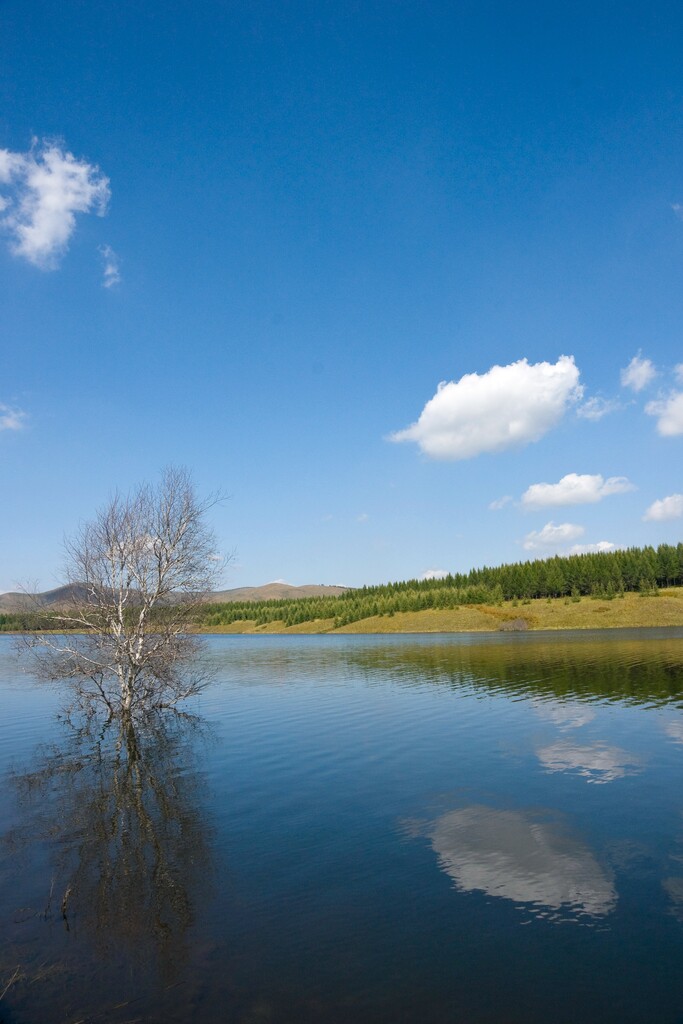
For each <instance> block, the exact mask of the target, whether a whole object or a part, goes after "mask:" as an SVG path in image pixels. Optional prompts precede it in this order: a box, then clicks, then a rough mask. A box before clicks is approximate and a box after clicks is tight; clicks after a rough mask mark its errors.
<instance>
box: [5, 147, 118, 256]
mask: <svg viewBox="0 0 683 1024" xmlns="http://www.w3.org/2000/svg"><path fill="white" fill-rule="evenodd" d="M0 186H4V188H5V193H4V195H2V197H1V205H0V210H1V211H2V213H3V217H2V218H1V219H0V227H2V228H3V229H4V231H5V232H6V233H7V234H8V235H9V237H10V239H11V242H10V248H11V251H12V252H13V253H14V255H15V256H20V257H22V258H23V259H26V260H28V262H29V263H33V265H34V266H36V267H40V268H41V269H42V270H52V269H54V268H55V267H56V266H57V265H58V262H59V258H60V257H61V256H62V255H63V253H64V252H65V251H66V250H67V248H68V245H69V241H70V239H71V236H72V235H73V233H74V230H75V228H76V214H77V213H90V212H92V211H94V212H95V213H97V214H99V215H100V216H103V215H104V213H105V212H106V208H107V203H108V201H109V197H110V194H111V193H110V189H109V179H108V178H106V177H105V176H104V175H103V174H102V173H101V172H100V169H99V167H97V166H96V165H95V164H89V163H88V162H87V161H85V160H77V159H76V157H75V156H74V155H73V154H72V153H69V152H66V151H65V150H63V149H62V148H61V146H59V145H57V144H56V143H54V142H46V141H43V142H42V143H41V144H38V143H37V142H34V144H33V146H32V147H31V149H30V150H29V151H28V152H27V153H12V152H10V150H7V149H2V150H0Z"/></svg>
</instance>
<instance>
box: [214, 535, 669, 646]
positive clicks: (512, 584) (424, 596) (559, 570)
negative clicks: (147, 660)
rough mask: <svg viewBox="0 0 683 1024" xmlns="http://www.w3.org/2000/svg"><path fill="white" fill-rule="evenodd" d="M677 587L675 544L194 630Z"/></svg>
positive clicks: (393, 589)
mask: <svg viewBox="0 0 683 1024" xmlns="http://www.w3.org/2000/svg"><path fill="white" fill-rule="evenodd" d="M681 585H683V543H680V544H677V545H672V544H660V546H659V547H657V548H653V547H644V548H625V549H623V550H618V551H610V552H599V553H591V554H582V555H568V556H559V555H558V556H556V557H554V558H547V559H535V560H533V561H527V562H516V563H514V564H509V565H501V566H498V567H495V568H494V567H489V566H484V567H483V568H481V569H472V570H470V572H468V573H454V574H452V575H448V576H446V577H444V578H443V579H430V580H406V581H403V582H400V583H386V584H382V585H379V586H370V587H361V588H359V589H356V590H349V591H347V592H346V593H345V594H341V595H340V596H339V597H323V598H316V597H309V598H304V599H301V600H294V601H293V600H274V601H257V602H256V601H252V602H239V603H238V602H234V603H225V604H211V605H205V606H204V607H203V608H202V610H201V613H200V616H199V621H198V624H199V625H201V626H203V627H205V628H209V629H210V628H212V627H214V628H215V627H220V626H227V625H230V624H231V623H233V622H241V621H249V622H255V623H256V625H265V624H267V623H269V622H283V623H284V625H285V626H294V625H300V624H302V623H305V622H313V621H315V620H318V619H331V620H334V628H339V627H340V626H345V625H349V624H350V623H352V622H358V621H360V620H361V619H366V618H369V617H370V616H374V615H393V614H394V613H396V612H416V611H422V610H424V609H426V608H435V609H453V608H458V607H460V606H461V605H474V604H499V603H500V602H502V601H511V600H518V601H524V600H531V599H532V598H539V597H550V598H553V597H563V596H565V597H570V598H574V599H576V600H580V599H581V598H582V597H584V596H590V597H604V598H611V597H617V596H619V595H620V594H623V593H626V592H628V591H636V592H640V593H642V594H656V593H657V592H658V591H659V589H660V588H665V587H675V586H681Z"/></svg>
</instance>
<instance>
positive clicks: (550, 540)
mask: <svg viewBox="0 0 683 1024" xmlns="http://www.w3.org/2000/svg"><path fill="white" fill-rule="evenodd" d="M585 532H586V531H585V529H584V527H583V526H578V525H577V524H576V523H558V524H557V525H555V523H553V522H550V523H546V524H545V526H544V527H543V529H542V530H532V531H531V533H527V535H526V537H525V538H524V541H523V543H522V546H523V548H524V550H525V551H549V550H551V549H553V550H556V549H557V548H562V547H565V546H566V545H567V544H570V543H571V542H572V541H573V540H578V539H579V537H582V536H583V535H584V533H585Z"/></svg>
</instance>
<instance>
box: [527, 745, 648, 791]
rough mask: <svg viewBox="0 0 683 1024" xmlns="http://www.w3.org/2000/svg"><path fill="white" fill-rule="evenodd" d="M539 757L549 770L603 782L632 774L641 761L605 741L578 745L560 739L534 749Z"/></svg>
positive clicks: (636, 770) (637, 768)
mask: <svg viewBox="0 0 683 1024" xmlns="http://www.w3.org/2000/svg"><path fill="white" fill-rule="evenodd" d="M537 753H538V759H539V761H540V762H541V764H542V765H543V767H544V768H545V769H546V770H547V771H549V772H575V773H576V774H577V775H581V776H583V777H584V778H585V779H587V781H588V782H595V783H605V782H614V780H615V779H622V778H624V776H626V775H634V774H635V773H636V772H638V771H640V764H639V762H638V760H637V758H636V757H634V755H632V754H629V753H628V752H627V751H626V750H621V749H620V748H619V747H610V746H608V745H607V744H605V743H593V744H590V745H588V746H580V745H579V744H578V743H569V742H568V741H566V740H561V741H560V742H558V743H552V744H551V745H550V746H548V747H543V748H542V749H541V750H539V751H537Z"/></svg>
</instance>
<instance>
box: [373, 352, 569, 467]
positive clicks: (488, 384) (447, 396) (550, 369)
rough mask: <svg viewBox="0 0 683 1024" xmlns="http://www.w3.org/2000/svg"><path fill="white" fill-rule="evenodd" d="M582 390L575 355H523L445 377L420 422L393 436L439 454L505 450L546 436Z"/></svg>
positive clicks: (465, 455) (469, 454) (451, 456)
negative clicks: (538, 358) (544, 358)
mask: <svg viewBox="0 0 683 1024" xmlns="http://www.w3.org/2000/svg"><path fill="white" fill-rule="evenodd" d="M582 393H583V389H582V387H581V385H580V384H579V370H578V367H577V366H576V364H575V363H574V357H573V356H560V358H559V359H558V361H557V362H556V363H534V364H529V362H528V360H526V359H519V360H518V361H517V362H515V363H510V364H509V365H508V366H493V367H491V369H490V370H488V371H487V372H486V373H483V374H478V373H467V374H465V376H464V377H461V378H460V380H458V381H449V382H446V381H442V383H441V384H439V387H438V389H437V392H436V394H435V395H434V397H433V398H431V399H430V400H429V401H428V402H427V404H426V405H425V407H424V409H423V410H422V413H421V414H420V418H419V419H418V421H417V423H413V424H412V425H411V426H410V427H407V428H406V429H405V430H399V431H397V432H396V433H394V434H391V435H390V438H389V439H390V440H391V441H415V442H417V444H418V445H419V447H420V449H421V450H422V451H423V452H424V453H425V454H426V455H429V456H431V458H434V459H454V460H455V459H470V458H473V457H474V456H476V455H481V453H482V452H501V451H505V450H506V449H508V448H516V447H519V446H521V445H525V444H529V443H530V442H532V441H538V440H540V438H541V437H543V435H544V434H546V433H547V432H548V431H549V430H551V429H552V427H554V426H556V425H557V424H558V423H559V421H560V420H561V419H562V416H563V415H564V413H565V411H566V409H567V406H568V404H569V403H571V402H574V401H578V400H579V399H580V398H581V395H582Z"/></svg>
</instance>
